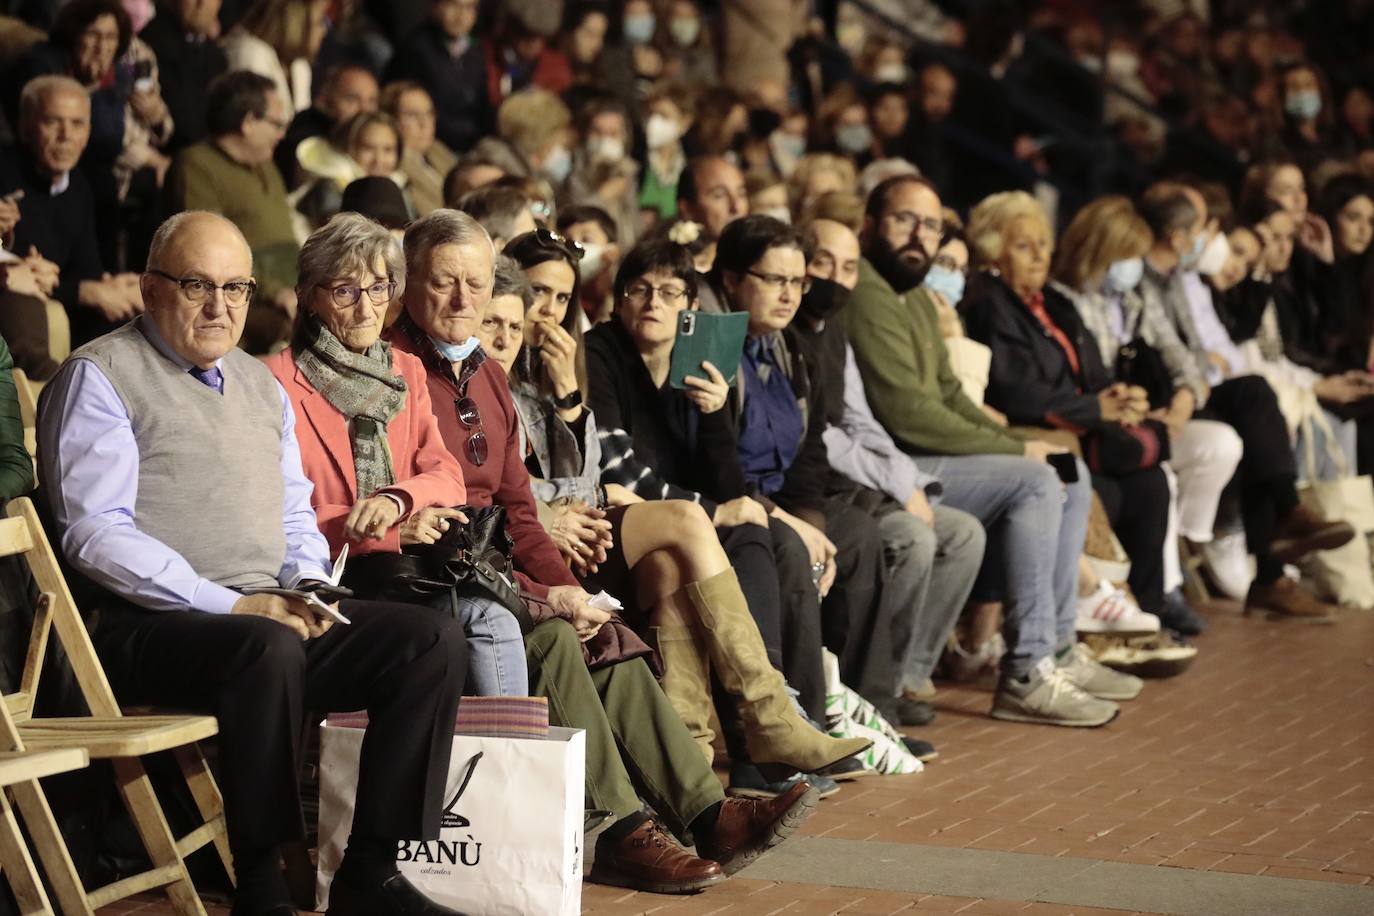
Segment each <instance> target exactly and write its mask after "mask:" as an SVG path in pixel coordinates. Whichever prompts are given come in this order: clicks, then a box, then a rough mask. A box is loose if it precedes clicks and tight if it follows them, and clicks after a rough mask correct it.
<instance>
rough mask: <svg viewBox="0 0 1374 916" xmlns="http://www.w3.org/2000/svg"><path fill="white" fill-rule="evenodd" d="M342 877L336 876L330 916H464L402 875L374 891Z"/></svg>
mask: <svg viewBox="0 0 1374 916" xmlns="http://www.w3.org/2000/svg"><path fill="white" fill-rule="evenodd" d="M341 877H342V876H340V875H336V876H335V877H334V883H333V884H332V885H330V887H329V909H328V910H327V911H326V916H463V914H462V913H459V912H458V911H457V910H454V909H449V908H448V907H446V906H440V905H439V904H437V903H435V902H434V901H433V900H430V899H429V898H428V897H426V896H425V895H424V894H422V893H420V890H419V888H417V887H416V886H415V885H413V884H411V883H410V882H409V881H407V880H406V877H405V875H403V874H401V873H400V872H396V873H395V874H393V875H391V876H390V877H387V878H384V879H383V880H382V881H381V883H380V884H375V885H373V886H371V887H358V886H357V885H354V884H352V883H351V882H349V881H347V880H346V879H344V880H341Z"/></svg>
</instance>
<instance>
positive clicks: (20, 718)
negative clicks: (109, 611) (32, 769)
mask: <svg viewBox="0 0 1374 916" xmlns="http://www.w3.org/2000/svg"><path fill="white" fill-rule="evenodd" d="M6 512H7V514H8V516H9V517H8V518H4V519H0V556H15V555H22V556H23V557H24V560H25V561H26V562H27V563H28V566H29V570H30V572H32V574H33V578H34V581H35V582H36V583H37V585H38V591H39V593H40V595H41V598H40V601H39V603H38V608H37V610H36V611H35V614H34V624H33V629H32V631H31V633H30V639H29V650H28V655H27V657H26V659H25V662H24V671H23V674H22V675H21V677H20V686H19V690H18V691H17V692H15V693H11V694H6V695H5V698H4V699H5V706H6V708H7V710H8V712H9V714H10V715H11V716H13V717H14V719H15V721H17V722H24V721H27V720H28V718H29V716H30V715H31V714H32V712H33V704H34V700H35V697H36V694H37V690H38V676H39V674H40V673H41V671H42V665H43V657H44V655H45V653H46V651H47V642H48V635H49V632H50V630H52V631H56V633H57V640H58V642H59V643H60V644H61V646H62V648H63V650H64V651H65V652H66V654H67V660H68V662H69V663H70V664H71V667H72V672H73V673H74V674H75V676H76V682H77V686H79V687H80V689H81V695H82V697H84V698H85V700H86V705H87V706H89V707H90V711H91V714H92V715H96V716H118V715H120V711H119V704H118V703H117V702H116V701H115V696H114V691H113V690H111V689H110V682H109V680H108V679H106V677H105V669H104V668H102V667H101V666H100V659H99V658H98V657H97V656H96V654H95V646H94V645H93V644H92V643H91V636H90V633H89V632H87V630H86V624H85V623H84V622H83V621H82V619H81V614H80V613H79V612H78V611H77V609H76V602H75V601H74V600H73V599H72V593H71V591H70V590H69V589H68V588H67V582H66V579H64V578H63V577H62V568H61V567H60V566H59V565H58V562H57V555H56V554H55V553H53V549H52V545H51V544H49V543H48V537H47V535H46V534H44V533H43V526H42V524H41V523H40V522H39V520H38V511H37V510H36V509H35V508H34V505H33V503H32V502H31V501H30V500H29V499H28V498H27V497H21V498H20V499H14V500H11V501H10V503H9V505H8V507H7V508H6Z"/></svg>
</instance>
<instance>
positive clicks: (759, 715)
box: [678, 569, 873, 773]
mask: <svg viewBox="0 0 1374 916" xmlns="http://www.w3.org/2000/svg"><path fill="white" fill-rule="evenodd" d="M682 592H686V594H687V597H688V600H690V601H691V604H692V607H693V608H694V609H695V610H696V613H697V617H698V619H699V620H700V621H701V626H702V630H703V642H704V643H705V648H706V651H707V653H708V654H709V656H710V660H711V670H713V671H714V672H715V675H716V677H717V678H718V679H719V680H720V683H721V684H722V685H724V687H725V689H726V690H728V691H729V692H730V693H731V694H733V695H734V696H735V697H736V698H737V699H738V701H739V711H740V718H741V719H743V720H744V725H745V741H746V744H747V747H748V749H749V756H750V758H751V760H752V761H753V762H754V763H783V764H786V765H788V766H791V767H796V768H797V769H798V770H801V771H802V772H804V773H810V772H813V771H815V770H819V769H821V768H823V767H827V766H829V765H830V764H832V763H836V762H838V761H840V760H843V759H844V758H846V757H852V756H853V755H855V754H857V753H859V752H860V751H863V750H864V749H865V748H867V747H868V746H869V745H870V744H872V743H873V742H871V741H869V740H867V739H866V738H831V737H830V736H829V735H826V734H824V733H823V732H820V731H817V730H816V729H815V728H813V727H812V726H811V724H810V723H808V722H807V721H806V720H805V719H804V718H802V716H801V714H800V713H799V712H798V711H797V708H796V707H795V706H794V705H793V703H792V700H791V698H790V697H788V695H787V686H786V682H785V681H784V680H783V677H782V675H781V674H780V673H779V672H778V670H777V669H776V668H774V667H773V664H772V662H770V661H769V660H768V651H767V650H766V649H765V648H764V646H763V637H761V636H760V635H759V628H758V626H757V624H755V623H754V618H752V617H750V616H749V606H748V604H747V603H746V602H745V599H744V593H743V592H741V591H740V587H739V580H738V579H736V578H735V571H734V570H733V569H727V570H725V571H724V572H722V573H719V574H717V575H715V576H712V577H711V578H709V579H703V580H701V581H700V582H692V583H689V584H688V585H685V586H683V588H682V589H681V591H680V592H679V593H678V594H681V593H682Z"/></svg>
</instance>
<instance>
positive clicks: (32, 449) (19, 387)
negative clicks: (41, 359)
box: [13, 369, 38, 458]
mask: <svg viewBox="0 0 1374 916" xmlns="http://www.w3.org/2000/svg"><path fill="white" fill-rule="evenodd" d="M13 375H14V391H15V394H16V395H17V396H18V399H19V416H20V418H21V419H23V421H24V448H25V449H27V450H28V453H29V457H31V458H36V457H37V456H38V394H37V393H36V392H35V391H34V388H33V382H30V381H29V376H28V374H27V373H25V372H24V370H23V369H15V370H14V371H13Z"/></svg>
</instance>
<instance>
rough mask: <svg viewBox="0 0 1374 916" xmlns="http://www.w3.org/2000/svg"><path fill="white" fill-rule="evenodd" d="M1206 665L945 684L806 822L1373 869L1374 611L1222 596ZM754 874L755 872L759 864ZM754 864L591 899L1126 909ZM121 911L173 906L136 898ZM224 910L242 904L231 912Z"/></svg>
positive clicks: (1123, 852) (1250, 869) (923, 841)
mask: <svg viewBox="0 0 1374 916" xmlns="http://www.w3.org/2000/svg"><path fill="white" fill-rule="evenodd" d="M1209 618H1210V620H1211V622H1212V627H1211V630H1210V632H1209V633H1208V634H1207V635H1206V636H1205V637H1203V638H1201V639H1200V640H1198V644H1199V646H1200V647H1201V649H1202V652H1201V654H1200V655H1199V658H1198V660H1197V662H1196V664H1195V665H1194V667H1193V669H1192V670H1191V671H1190V672H1188V673H1187V674H1185V675H1184V676H1182V677H1180V678H1177V679H1174V680H1171V681H1157V682H1151V683H1150V684H1149V685H1148V686H1147V688H1146V692H1145V694H1144V695H1143V696H1142V697H1141V698H1140V699H1138V700H1136V701H1134V702H1132V703H1129V704H1126V707H1125V710H1124V712H1123V714H1122V716H1121V717H1120V718H1119V719H1118V720H1117V721H1116V722H1115V723H1113V724H1111V725H1109V726H1107V727H1106V728H1103V729H1097V730H1076V729H1056V728H1047V727H1043V726H1027V725H1013V724H1008V723H1001V722H994V721H992V720H990V719H988V718H986V716H985V715H984V713H985V711H986V709H987V706H988V704H989V701H990V695H989V694H988V693H986V692H984V691H980V690H977V689H973V688H963V687H957V688H956V687H943V688H942V690H941V693H940V696H939V698H938V700H937V701H936V704H937V706H938V707H939V709H940V718H939V720H938V721H937V722H936V723H935V724H934V725H932V726H930V727H928V728H924V729H920V730H917V731H915V732H913V733H917V734H920V736H921V737H923V738H927V739H929V740H931V741H933V742H935V743H936V745H937V746H938V747H939V748H940V751H941V757H940V758H939V759H938V760H936V761H934V762H933V763H932V764H931V765H930V766H929V767H928V768H927V770H926V771H925V772H924V773H921V774H917V775H914V776H908V777H892V778H876V777H875V778H870V779H866V780H861V781H859V782H856V783H851V784H849V785H848V786H847V787H846V788H845V789H844V791H843V792H841V793H840V794H839V795H837V796H835V797H834V798H832V799H828V800H826V801H825V802H823V803H822V804H821V808H820V811H819V813H817V814H816V816H815V817H813V818H812V819H811V820H810V822H809V823H808V824H807V826H806V828H805V831H804V832H805V834H807V835H810V836H820V837H835V838H842V839H852V840H866V839H871V840H879V841H886V842H893V843H905V844H917V845H925V846H943V847H965V848H969V849H983V850H1001V851H1014V852H1018V853H1031V854H1037V855H1043V856H1075V857H1082V858H1089V859H1096V860H1101V861H1109V862H1122V863H1133V864H1138V865H1146V866H1165V867H1178V868H1186V869H1200V870H1210V871H1218V872H1234V873H1239V874H1245V875H1259V876H1274V877H1282V878H1298V879H1308V880H1312V881H1320V882H1338V883H1343V884H1353V885H1368V884H1371V882H1374V614H1362V615H1361V614H1348V615H1346V616H1344V617H1343V618H1342V619H1341V620H1340V621H1339V623H1337V624H1336V625H1333V626H1320V625H1309V624H1293V623H1287V622H1266V621H1257V620H1245V619H1242V618H1241V617H1240V615H1239V613H1238V610H1237V608H1236V607H1235V606H1234V605H1225V604H1223V605H1218V606H1215V607H1213V608H1211V609H1210V613H1209ZM745 875H746V876H747V875H748V872H745ZM806 877H807V880H808V881H809V882H812V883H789V882H775V881H760V880H751V879H749V878H748V877H740V878H736V879H734V880H732V881H730V882H728V883H727V884H725V885H722V886H720V887H718V888H715V889H712V890H710V891H708V892H706V893H704V894H701V895H699V896H696V897H690V898H671V897H661V896H655V895H650V894H636V893H632V892H628V891H624V890H619V889H613V888H603V887H597V886H595V885H587V886H586V887H585V890H584V893H583V907H584V912H586V913H594V914H597V916H602V914H605V916H622V914H637V913H650V912H652V913H654V914H663V916H669V914H674V916H676V914H712V913H720V914H735V913H739V914H766V913H777V912H785V913H787V914H789V916H792V914H822V913H837V912H841V911H842V912H843V913H844V914H845V916H870V914H890V913H898V912H906V911H909V910H914V911H919V912H925V911H931V912H960V913H980V914H981V913H989V914H995V913H1011V912H1024V913H1036V914H1039V913H1080V914H1082V913H1093V912H1115V913H1121V912H1127V911H1122V910H1104V911H1099V910H1092V909H1084V908H1081V907H1069V906H1059V905H1049V904H1043V903H1027V902H1024V901H1015V900H999V899H996V895H995V894H994V893H989V895H988V898H967V897H964V898H956V897H941V896H932V895H928V894H920V893H909V892H892V891H879V890H873V891H869V890H864V889H855V888H841V887H829V886H826V885H825V884H824V880H825V876H824V875H820V874H814V875H808V876H806ZM101 912H102V914H111V916H113V914H122V913H131V912H137V913H144V914H148V916H152V914H162V913H168V912H170V910H168V909H167V908H166V907H165V905H163V904H162V903H160V902H143V901H139V902H131V903H130V904H128V905H125V906H123V907H109V908H107V909H105V910H102V911H101ZM212 912H214V913H216V914H220V913H224V912H227V911H226V910H224V909H220V908H216V909H214V910H212Z"/></svg>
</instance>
